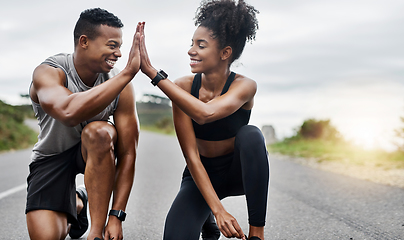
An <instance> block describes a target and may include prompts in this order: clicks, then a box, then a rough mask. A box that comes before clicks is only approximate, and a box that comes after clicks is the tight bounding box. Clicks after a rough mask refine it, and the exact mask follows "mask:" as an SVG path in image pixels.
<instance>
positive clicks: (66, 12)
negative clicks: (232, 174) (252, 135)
mask: <svg viewBox="0 0 404 240" xmlns="http://www.w3.org/2000/svg"><path fill="white" fill-rule="evenodd" d="M247 2H248V3H250V4H251V5H253V6H254V7H256V8H257V9H258V10H259V11H260V14H258V20H259V30H258V32H257V36H256V41H255V42H253V44H247V46H246V48H245V50H244V53H243V55H242V57H241V58H240V60H239V61H238V62H236V63H235V64H234V65H233V67H232V70H233V71H235V72H238V73H241V74H243V75H245V76H247V77H250V78H252V79H254V80H255V81H256V82H257V83H258V92H257V95H256V101H255V107H254V110H253V112H252V118H251V123H252V124H255V125H257V126H258V127H262V126H263V125H273V126H274V128H275V131H276V134H277V135H278V136H279V137H280V138H281V137H285V136H290V135H292V134H293V133H294V129H295V128H297V127H298V126H300V125H301V124H302V123H303V121H304V120H305V119H308V118H316V119H331V123H332V124H333V125H334V126H336V127H337V129H338V130H339V131H340V132H341V133H342V134H343V135H344V136H345V137H346V138H347V139H353V140H355V141H357V142H359V143H361V144H363V145H365V146H367V147H374V146H376V147H377V146H381V147H383V148H385V149H392V148H391V147H392V145H391V144H390V142H391V141H392V136H393V130H394V129H396V128H398V127H399V126H400V124H401V123H400V116H404V48H403V43H404V27H403V26H404V15H403V14H402V13H403V11H404V1H402V0H355V1H351V0H349V1H348V0H339V1H336V0H333V1H328V0H306V1H299V0H282V1H281V0H277V1H268V0H249V1H247ZM198 6H199V1H197V0H170V1H163V0H148V1H120V0H115V1H100V0H97V1H96V0H93V1H85V0H80V1H78V0H71V1H63V2H59V1H46V0H38V1H28V0H26V1H21V0H14V1H2V2H1V3H0V14H1V16H2V17H1V20H0V36H1V37H0V45H1V58H0V73H1V74H0V99H2V100H5V101H6V102H9V103H12V104H16V103H18V102H19V99H18V96H19V94H26V93H27V92H28V87H29V84H30V81H31V75H32V71H33V69H34V68H35V67H36V66H37V65H38V64H40V63H41V62H42V61H43V60H44V59H46V58H47V57H48V56H51V55H54V54H56V53H59V52H67V53H71V52H73V50H74V49H73V28H74V25H75V23H76V21H77V19H78V17H79V15H80V12H81V11H83V10H84V9H87V8H93V7H101V8H104V9H107V10H108V11H110V12H112V13H114V14H115V15H117V16H118V17H119V18H120V19H121V20H122V22H123V23H124V25H125V26H124V28H123V32H124V44H123V46H122V53H123V57H122V58H121V59H120V60H119V61H118V63H117V65H116V66H117V67H118V68H119V69H122V68H123V67H124V66H125V64H126V60H127V55H128V51H129V48H130V43H131V39H132V37H133V34H134V31H135V28H136V24H137V22H138V21H146V43H147V47H148V51H149V55H150V57H151V60H152V62H153V65H154V66H155V67H156V68H161V69H164V70H165V71H166V72H167V73H168V74H169V77H170V79H172V80H175V79H176V78H178V77H181V76H183V75H187V74H190V73H191V72H190V68H189V57H188V55H187V51H188V49H189V46H190V43H191V38H192V35H193V32H194V30H195V26H194V23H193V17H194V14H195V10H196V9H197V7H198ZM133 84H134V86H135V88H136V94H137V95H138V96H141V94H143V93H153V94H160V95H161V93H160V91H159V90H158V88H154V87H153V86H152V85H151V84H150V81H149V79H148V78H146V77H144V76H143V75H142V74H138V75H137V76H136V77H135V79H134V80H133Z"/></svg>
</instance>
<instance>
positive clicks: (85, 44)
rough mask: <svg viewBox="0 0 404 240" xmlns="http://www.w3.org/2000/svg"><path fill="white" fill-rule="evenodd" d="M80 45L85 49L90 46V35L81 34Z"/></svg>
mask: <svg viewBox="0 0 404 240" xmlns="http://www.w3.org/2000/svg"><path fill="white" fill-rule="evenodd" d="M79 45H80V47H81V48H83V49H87V48H88V37H87V36H86V35H81V36H80V38H79Z"/></svg>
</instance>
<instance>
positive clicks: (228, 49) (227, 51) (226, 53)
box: [220, 46, 233, 61]
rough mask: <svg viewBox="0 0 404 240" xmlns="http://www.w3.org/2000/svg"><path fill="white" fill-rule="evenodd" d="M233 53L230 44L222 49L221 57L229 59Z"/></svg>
mask: <svg viewBox="0 0 404 240" xmlns="http://www.w3.org/2000/svg"><path fill="white" fill-rule="evenodd" d="M232 53H233V49H232V48H231V47H230V46H227V47H225V48H223V49H222V50H221V54H220V55H221V56H220V58H221V59H222V60H223V61H224V60H226V59H229V58H230V57H231V54H232Z"/></svg>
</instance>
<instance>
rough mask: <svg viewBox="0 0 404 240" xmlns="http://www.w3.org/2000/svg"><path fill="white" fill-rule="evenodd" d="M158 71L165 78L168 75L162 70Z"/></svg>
mask: <svg viewBox="0 0 404 240" xmlns="http://www.w3.org/2000/svg"><path fill="white" fill-rule="evenodd" d="M159 73H160V74H161V76H163V78H167V77H168V74H167V73H165V72H164V71H163V70H160V72H159Z"/></svg>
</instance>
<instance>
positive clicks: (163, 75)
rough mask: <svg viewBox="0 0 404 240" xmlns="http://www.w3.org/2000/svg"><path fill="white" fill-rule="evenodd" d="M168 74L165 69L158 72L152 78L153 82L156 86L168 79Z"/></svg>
mask: <svg viewBox="0 0 404 240" xmlns="http://www.w3.org/2000/svg"><path fill="white" fill-rule="evenodd" d="M167 77H168V74H167V73H165V72H164V71H163V70H160V71H158V72H157V75H156V76H155V77H154V78H153V79H152V81H151V83H152V84H153V85H154V86H156V85H157V84H158V83H159V82H160V81H161V80H163V79H166V78H167Z"/></svg>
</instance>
